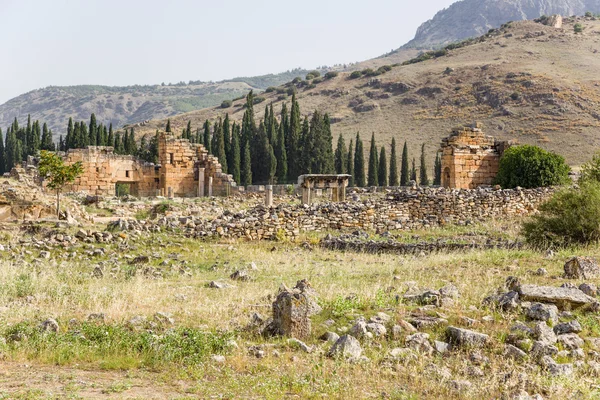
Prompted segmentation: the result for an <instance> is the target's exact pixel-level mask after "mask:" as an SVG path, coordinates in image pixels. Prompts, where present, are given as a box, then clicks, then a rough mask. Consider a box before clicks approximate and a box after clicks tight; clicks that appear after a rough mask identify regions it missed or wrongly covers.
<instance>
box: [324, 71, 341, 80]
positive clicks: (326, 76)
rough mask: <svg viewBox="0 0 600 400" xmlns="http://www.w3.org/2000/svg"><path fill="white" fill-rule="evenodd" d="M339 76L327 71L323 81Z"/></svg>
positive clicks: (336, 73)
mask: <svg viewBox="0 0 600 400" xmlns="http://www.w3.org/2000/svg"><path fill="white" fill-rule="evenodd" d="M338 75H339V73H338V72H337V71H329V72H328V73H326V74H325V79H333V78H335V77H337V76H338Z"/></svg>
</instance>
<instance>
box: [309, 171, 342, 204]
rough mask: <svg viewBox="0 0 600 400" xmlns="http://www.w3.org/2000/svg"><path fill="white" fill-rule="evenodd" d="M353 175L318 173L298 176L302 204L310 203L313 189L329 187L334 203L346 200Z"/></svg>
mask: <svg viewBox="0 0 600 400" xmlns="http://www.w3.org/2000/svg"><path fill="white" fill-rule="evenodd" d="M350 178H352V176H351V175H318V174H309V175H301V176H299V177H298V186H299V187H301V188H302V204H310V203H311V202H312V198H313V190H315V189H321V190H323V189H327V190H330V191H331V201H332V202H333V203H338V202H343V201H346V188H347V187H348V183H349V182H350Z"/></svg>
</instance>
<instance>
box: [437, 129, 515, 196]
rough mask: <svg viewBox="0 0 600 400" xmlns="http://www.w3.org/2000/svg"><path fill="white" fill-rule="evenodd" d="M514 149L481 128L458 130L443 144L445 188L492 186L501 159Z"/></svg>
mask: <svg viewBox="0 0 600 400" xmlns="http://www.w3.org/2000/svg"><path fill="white" fill-rule="evenodd" d="M511 145H512V143H511V142H499V141H496V139H494V138H493V137H492V136H486V135H484V134H483V131H482V130H481V128H480V125H479V124H475V125H474V126H472V127H462V128H457V129H454V130H453V132H452V134H451V135H450V136H448V137H447V138H445V139H444V140H443V141H442V149H441V151H442V186H443V187H446V188H451V189H476V188H478V187H479V186H489V185H492V184H493V182H494V178H495V177H496V175H497V174H498V168H499V165H500V158H501V157H502V154H504V151H505V150H506V149H508V148H509V147H510V146H511Z"/></svg>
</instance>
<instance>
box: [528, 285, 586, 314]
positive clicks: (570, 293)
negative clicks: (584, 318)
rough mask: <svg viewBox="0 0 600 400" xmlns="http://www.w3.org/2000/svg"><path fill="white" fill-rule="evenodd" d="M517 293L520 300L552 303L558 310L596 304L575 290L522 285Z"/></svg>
mask: <svg viewBox="0 0 600 400" xmlns="http://www.w3.org/2000/svg"><path fill="white" fill-rule="evenodd" d="M518 292H519V296H520V298H521V299H522V300H525V301H537V302H542V303H553V304H556V305H557V306H558V307H559V308H564V307H567V306H571V307H581V306H587V305H591V304H593V303H595V302H596V299H594V298H593V297H590V296H588V295H586V294H585V293H583V292H582V291H581V290H579V289H577V288H562V287H560V288H559V287H553V286H537V285H525V284H524V285H521V286H520V287H519V290H518Z"/></svg>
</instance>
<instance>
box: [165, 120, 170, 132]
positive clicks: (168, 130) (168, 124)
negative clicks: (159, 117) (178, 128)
mask: <svg viewBox="0 0 600 400" xmlns="http://www.w3.org/2000/svg"><path fill="white" fill-rule="evenodd" d="M165 132H167V133H171V119H170V118H169V119H168V120H167V126H166V127H165Z"/></svg>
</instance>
